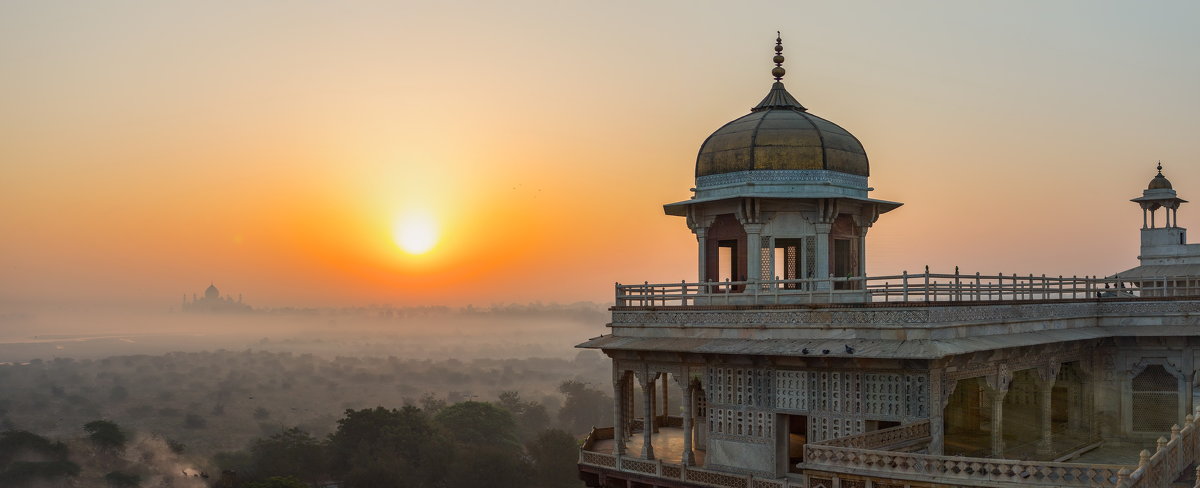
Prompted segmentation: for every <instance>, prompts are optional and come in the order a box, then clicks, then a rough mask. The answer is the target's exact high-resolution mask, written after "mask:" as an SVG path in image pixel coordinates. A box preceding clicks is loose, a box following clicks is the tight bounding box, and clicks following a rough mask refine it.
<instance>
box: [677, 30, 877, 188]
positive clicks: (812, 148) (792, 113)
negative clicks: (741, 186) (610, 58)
mask: <svg viewBox="0 0 1200 488" xmlns="http://www.w3.org/2000/svg"><path fill="white" fill-rule="evenodd" d="M772 60H773V61H774V62H775V68H774V69H773V70H772V71H771V75H772V76H774V77H775V83H774V84H773V85H771V91H770V92H768V93H767V96H766V97H765V98H763V100H762V101H761V102H759V103H758V105H757V106H755V107H754V108H752V109H750V114H748V115H745V116H743V117H740V118H738V119H736V120H734V121H733V122H730V123H728V124H725V125H724V126H722V127H721V128H720V129H717V131H716V132H713V133H712V135H710V136H708V139H705V140H704V144H701V145H700V155H699V156H697V157H696V177H697V178H700V177H702V176H710V175H718V174H724V173H735V172H740V171H752V170H830V171H837V172H840V173H847V174H851V175H856V176H863V177H866V176H870V166H869V165H868V164H867V152H866V151H865V150H863V147H862V143H860V142H858V139H856V138H855V137H854V136H853V135H852V134H850V132H848V131H846V129H843V128H841V127H839V126H838V125H837V124H835V123H833V122H830V121H828V120H825V119H822V118H820V117H817V116H816V115H813V114H810V113H808V109H806V108H804V106H803V105H801V104H800V102H798V101H796V98H795V97H793V96H792V95H791V94H790V93H788V91H787V89H786V88H784V87H783V81H782V80H783V75H784V74H785V71H784V69H783V61H784V58H783V41H782V40H781V39H780V38H779V37H776V38H775V56H774V58H772Z"/></svg>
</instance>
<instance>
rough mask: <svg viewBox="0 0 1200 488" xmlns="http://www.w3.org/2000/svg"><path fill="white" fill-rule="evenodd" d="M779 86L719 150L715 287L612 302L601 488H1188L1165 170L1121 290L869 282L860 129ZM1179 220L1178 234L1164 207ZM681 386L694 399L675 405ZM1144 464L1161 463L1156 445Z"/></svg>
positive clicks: (703, 172) (1174, 247)
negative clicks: (1182, 480) (1173, 487)
mask: <svg viewBox="0 0 1200 488" xmlns="http://www.w3.org/2000/svg"><path fill="white" fill-rule="evenodd" d="M775 63H776V64H777V67H776V68H775V70H774V71H773V75H774V77H775V80H776V81H775V83H774V85H773V86H772V87H771V89H770V91H769V92H768V94H767V96H766V97H765V98H764V99H763V100H762V102H760V103H759V104H758V105H757V106H755V107H754V108H753V109H752V110H751V112H750V114H748V115H746V116H744V117H741V118H738V119H736V120H734V121H732V122H729V123H728V124H725V125H724V126H722V127H721V128H719V129H718V130H717V131H716V132H714V133H713V134H712V135H711V136H710V137H709V138H708V139H707V140H705V141H704V143H703V145H702V146H701V149H700V152H699V156H698V158H697V163H696V187H695V188H694V195H693V196H692V198H690V199H688V200H684V201H680V202H676V203H671V204H667V205H665V211H666V213H667V214H669V215H676V216H681V217H685V218H686V223H687V226H688V228H689V229H690V230H691V231H692V232H693V233H694V234H695V236H696V240H697V256H698V259H697V275H696V278H697V280H696V281H694V282H687V281H684V282H675V283H669V284H649V283H646V284H634V285H620V284H618V285H617V287H616V304H615V306H614V307H613V309H612V322H611V324H610V327H611V333H610V334H606V335H603V336H600V337H596V338H593V339H591V340H589V341H587V342H585V343H583V344H581V345H580V347H584V348H592V349H599V350H601V351H603V352H604V353H605V354H606V355H608V356H609V357H611V358H612V367H613V376H612V378H613V393H614V407H615V408H614V410H615V412H616V413H615V415H614V418H613V427H602V428H597V429H596V430H595V431H593V433H592V435H591V436H589V438H588V439H587V440H586V441H585V443H584V445H583V447H582V449H581V451H580V475H581V478H582V479H583V480H584V481H585V482H586V483H587V484H588V485H589V486H594V487H599V486H604V487H613V486H619V487H623V488H625V487H643V486H647V487H652V486H653V487H657V486H664V487H665V486H698V487H699V486H703V487H727V488H742V487H745V488H767V487H771V488H785V487H811V488H817V487H824V488H834V487H838V488H852V487H858V488H865V487H933V486H1016V485H1034V486H1114V487H1116V486H1121V487H1131V486H1169V483H1170V482H1171V481H1174V480H1175V479H1176V478H1177V477H1178V475H1179V474H1180V473H1181V472H1184V471H1188V469H1187V468H1188V466H1190V465H1192V464H1193V463H1194V462H1195V461H1196V459H1197V457H1198V456H1200V434H1198V433H1197V429H1200V426H1197V425H1195V424H1196V419H1195V418H1193V415H1192V412H1194V408H1195V405H1194V404H1193V400H1192V398H1193V385H1195V384H1196V381H1197V377H1196V373H1197V371H1198V370H1200V287H1198V286H1197V285H1198V284H1197V281H1200V278H1198V277H1200V245H1195V244H1187V243H1186V235H1185V231H1184V229H1182V228H1180V227H1178V225H1177V218H1176V213H1177V212H1178V209H1179V206H1180V205H1181V204H1183V203H1186V202H1185V201H1184V200H1182V199H1180V198H1178V196H1177V194H1176V192H1175V190H1174V189H1173V188H1172V185H1171V184H1170V182H1169V181H1167V179H1166V178H1165V177H1164V176H1163V175H1162V173H1161V168H1160V173H1159V174H1158V175H1157V176H1155V177H1154V178H1153V179H1152V180H1151V183H1150V185H1149V186H1148V188H1147V189H1146V190H1145V192H1144V194H1143V196H1142V197H1140V198H1137V199H1134V200H1133V201H1134V202H1136V203H1138V204H1139V205H1140V206H1141V207H1142V208H1143V209H1144V211H1145V213H1146V219H1145V222H1144V224H1143V229H1142V231H1141V232H1142V250H1141V256H1140V259H1141V264H1142V265H1141V266H1139V267H1137V268H1134V269H1132V270H1128V271H1124V272H1121V273H1116V274H1110V272H1111V270H1109V271H1110V272H1106V273H1105V274H1106V275H1107V276H1105V277H1100V276H1091V277H1077V276H1072V277H1062V276H1054V277H1050V276H1044V275H1043V276H1033V275H1029V276H1015V275H995V276H985V275H980V274H978V273H975V274H967V273H960V272H959V271H958V270H955V272H954V273H946V274H937V273H930V272H929V270H928V269H926V270H925V271H924V272H922V273H919V274H908V273H901V274H897V275H876V276H869V275H868V274H867V272H866V269H865V266H864V263H865V262H866V259H865V257H866V253H867V252H868V246H867V242H866V241H867V239H866V238H867V234H868V231H869V230H870V229H871V227H872V226H873V225H875V224H876V222H877V221H878V220H879V218H880V217H881V216H882V215H883V214H885V213H887V212H889V211H892V210H895V209H896V208H898V207H899V206H900V205H901V204H899V203H896V202H891V201H887V200H882V199H875V198H872V197H870V196H868V194H869V192H871V191H872V189H871V188H870V187H869V186H868V181H867V179H868V177H869V174H870V167H869V164H868V160H867V155H866V151H865V150H864V149H863V147H862V144H861V143H859V141H858V140H857V139H856V138H855V137H854V136H853V135H851V134H850V133H849V132H848V131H846V130H845V129H843V128H841V127H839V126H838V125H836V124H834V123H832V122H829V121H827V120H825V119H822V118H820V117H817V116H815V115H812V114H810V113H808V111H807V109H806V108H805V107H803V105H801V104H800V103H799V102H798V101H797V100H796V99H795V98H794V97H793V96H792V95H790V94H789V93H788V92H787V90H786V89H785V88H784V86H783V83H782V78H783V76H784V70H783V68H782V63H783V56H782V46H781V45H779V44H777V46H776V55H775ZM1160 209H1161V210H1163V212H1161V214H1162V215H1161V216H1162V219H1161V222H1162V224H1163V225H1161V226H1160V225H1159V220H1160V219H1159V218H1158V217H1159V215H1160V212H1158V210H1160ZM670 391H676V392H677V393H676V394H674V395H672V394H669V392H670ZM1143 449H1145V451H1143Z"/></svg>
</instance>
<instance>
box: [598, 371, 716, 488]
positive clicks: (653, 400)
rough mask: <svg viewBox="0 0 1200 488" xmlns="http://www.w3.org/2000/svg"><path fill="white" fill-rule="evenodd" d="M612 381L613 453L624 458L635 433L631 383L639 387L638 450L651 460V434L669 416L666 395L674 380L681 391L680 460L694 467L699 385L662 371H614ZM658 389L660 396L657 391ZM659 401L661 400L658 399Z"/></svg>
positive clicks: (668, 399)
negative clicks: (682, 396) (640, 418)
mask: <svg viewBox="0 0 1200 488" xmlns="http://www.w3.org/2000/svg"><path fill="white" fill-rule="evenodd" d="M615 373H616V374H614V378H613V404H614V408H613V415H614V419H613V420H614V422H613V425H614V428H613V438H614V447H613V454H616V455H625V454H626V446H627V442H628V439H630V438H632V437H633V435H635V434H636V430H637V429H635V428H634V421H635V416H636V415H635V412H634V410H635V408H634V397H635V395H636V393H635V391H634V380H635V379H636V380H637V384H638V386H640V387H641V401H642V412H641V413H642V425H641V435H642V451H641V453H640V457H642V458H644V459H650V460H652V459H655V453H654V434H655V433H657V432H659V428H660V427H661V426H663V425H662V424H665V423H666V422H667V420H668V419H669V417H670V396H669V393H668V391H669V388H668V385H669V384H668V383H667V382H668V381H669V379H670V378H672V377H674V379H675V381H676V382H677V383H678V384H679V387H680V389H682V390H683V392H684V398H683V401H682V402H681V403H682V407H683V414H682V426H681V429H682V431H683V453H682V456H681V461H682V462H683V464H685V465H688V466H695V465H696V454H695V444H696V442H695V440H696V438H698V437H700V436H699V435H698V433H697V432H696V430H697V429H696V416H697V415H696V414H697V412H696V410H697V403H698V396H699V395H700V394H702V388H701V386H700V382H699V381H698V380H695V379H693V378H690V377H679V376H677V375H671V374H669V373H664V372H650V371H628V370H624V371H616V372H615ZM659 389H661V390H662V393H661V396H660V395H659V394H658V390H659ZM660 398H661V401H660V400H659V399H660Z"/></svg>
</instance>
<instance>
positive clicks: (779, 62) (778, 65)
mask: <svg viewBox="0 0 1200 488" xmlns="http://www.w3.org/2000/svg"><path fill="white" fill-rule="evenodd" d="M772 60H773V61H775V68H774V69H772V70H771V76H774V77H775V81H782V80H783V75H784V73H787V71H785V70H784V69H783V36H782V35H781V34H780V33H779V31H775V57H774V58H773V59H772Z"/></svg>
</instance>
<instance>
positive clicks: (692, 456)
mask: <svg viewBox="0 0 1200 488" xmlns="http://www.w3.org/2000/svg"><path fill="white" fill-rule="evenodd" d="M679 381H683V382H685V384H684V385H681V386H683V391H684V394H683V460H682V461H683V465H684V466H695V465H696V453H695V451H693V450H692V429H693V425H695V420H694V419H692V415H694V412H695V410H693V409H692V402H693V400H694V398H695V396H696V387H695V384H694V383H693V382H692V381H691V375H690V374H689V375H687V376H685V377H684V378H681V379H680V380H679Z"/></svg>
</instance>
